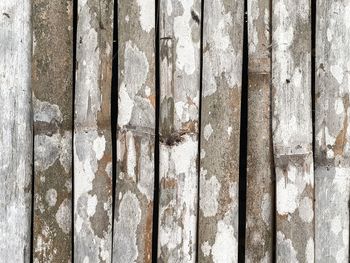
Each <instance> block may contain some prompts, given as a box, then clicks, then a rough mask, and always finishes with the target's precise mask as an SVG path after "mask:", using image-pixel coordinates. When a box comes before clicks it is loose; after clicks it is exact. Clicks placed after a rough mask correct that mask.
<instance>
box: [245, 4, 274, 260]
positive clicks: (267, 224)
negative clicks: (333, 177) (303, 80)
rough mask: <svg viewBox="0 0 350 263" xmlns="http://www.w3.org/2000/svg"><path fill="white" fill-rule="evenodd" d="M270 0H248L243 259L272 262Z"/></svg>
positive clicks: (272, 191)
mask: <svg viewBox="0 0 350 263" xmlns="http://www.w3.org/2000/svg"><path fill="white" fill-rule="evenodd" d="M270 13H271V5H270V0H263V1H259V0H248V44H249V62H248V72H249V75H248V77H249V79H248V82H249V86H248V156H247V158H248V159H247V201H246V202H247V212H246V215H247V221H246V252H245V259H246V262H247V263H249V262H251V263H253V262H254V263H255V262H272V256H273V253H274V251H273V247H272V246H273V235H274V233H273V232H272V231H273V223H274V220H273V216H274V211H273V207H274V205H273V202H274V189H273V187H274V186H273V175H274V173H273V169H274V167H273V158H272V147H271V146H272V134H271V68H270V67H271V49H270V20H271V19H270Z"/></svg>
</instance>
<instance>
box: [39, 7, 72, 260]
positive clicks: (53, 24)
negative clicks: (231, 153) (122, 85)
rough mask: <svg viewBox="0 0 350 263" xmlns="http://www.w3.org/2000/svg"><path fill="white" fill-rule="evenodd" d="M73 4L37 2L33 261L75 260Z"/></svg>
mask: <svg viewBox="0 0 350 263" xmlns="http://www.w3.org/2000/svg"><path fill="white" fill-rule="evenodd" d="M72 8H73V6H72V1H69V0H68V1H67V0H60V1H45V0H34V1H33V39H34V42H33V60H32V72H33V74H32V89H33V110H34V161H35V166H34V173H35V175H34V182H35V186H34V198H35V199H34V224H33V226H34V229H33V235H34V237H33V238H34V243H33V252H34V253H33V255H34V262H69V261H71V251H72V247H71V244H72V241H71V237H72V233H71V217H72V214H71V206H72V196H71V190H72V164H71V162H72V93H73V92H72V91H73V88H72V77H73V74H72V65H73V58H72V49H73V43H72V39H73V32H72V31H73V14H72Z"/></svg>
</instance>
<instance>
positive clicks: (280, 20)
mask: <svg viewBox="0 0 350 263" xmlns="http://www.w3.org/2000/svg"><path fill="white" fill-rule="evenodd" d="M292 10H293V11H292ZM272 11H273V12H272V14H273V15H272V86H273V98H272V102H273V118H272V121H273V150H274V161H275V172H276V201H277V203H276V206H277V211H276V231H277V233H276V235H277V236H276V257H277V258H276V260H277V262H314V208H313V207H314V205H313V203H314V202H313V199H314V189H313V188H314V177H313V154H312V118H311V17H310V14H311V11H310V1H305V0H297V1H287V0H273V1H272Z"/></svg>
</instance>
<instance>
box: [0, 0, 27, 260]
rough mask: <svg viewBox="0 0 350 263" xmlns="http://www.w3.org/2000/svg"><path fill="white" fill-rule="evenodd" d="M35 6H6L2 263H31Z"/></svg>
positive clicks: (1, 9)
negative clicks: (32, 71) (32, 83)
mask: <svg viewBox="0 0 350 263" xmlns="http://www.w3.org/2000/svg"><path fill="white" fill-rule="evenodd" d="M31 47H32V35H31V1H28V0H24V1H12V0H2V1H0V54H1V55H0V87H1V88H0V100H1V106H0V116H1V117H0V127H1V128H0V149H1V154H0V177H1V183H0V233H1V234H0V259H1V261H3V262H30V252H31V246H30V240H31V209H32V208H31V198H32V195H31V190H32V185H31V183H32V180H31V178H32V150H33V145H32V117H31V113H32V111H31V81H30V79H31V62H30V61H31Z"/></svg>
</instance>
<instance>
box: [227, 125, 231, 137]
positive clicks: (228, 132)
mask: <svg viewBox="0 0 350 263" xmlns="http://www.w3.org/2000/svg"><path fill="white" fill-rule="evenodd" d="M227 134H228V136H231V134H232V127H231V126H230V127H228V128H227Z"/></svg>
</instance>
